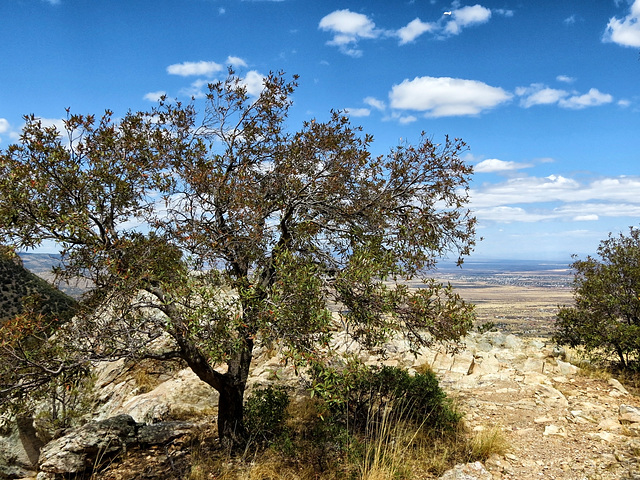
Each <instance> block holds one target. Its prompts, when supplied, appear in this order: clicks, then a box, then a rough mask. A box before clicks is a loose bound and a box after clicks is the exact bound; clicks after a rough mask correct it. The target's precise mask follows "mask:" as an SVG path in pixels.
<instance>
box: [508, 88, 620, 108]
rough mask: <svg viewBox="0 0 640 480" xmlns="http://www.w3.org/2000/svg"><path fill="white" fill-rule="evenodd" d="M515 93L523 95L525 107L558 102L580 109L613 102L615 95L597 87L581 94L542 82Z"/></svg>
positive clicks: (564, 105)
mask: <svg viewBox="0 0 640 480" xmlns="http://www.w3.org/2000/svg"><path fill="white" fill-rule="evenodd" d="M515 93H516V95H518V96H519V97H522V98H521V99H520V106H522V107H524V108H529V107H532V106H534V105H555V104H557V105H558V106H560V107H561V108H568V109H572V110H580V109H583V108H587V107H596V106H599V105H605V104H607V103H611V102H613V96H611V95H610V94H608V93H602V92H600V91H599V90H598V89H597V88H591V89H590V90H589V91H588V92H587V93H585V94H583V95H580V94H578V92H568V91H566V90H559V89H555V88H549V87H547V86H546V85H544V84H541V83H532V84H531V85H530V86H528V87H518V88H516V91H515Z"/></svg>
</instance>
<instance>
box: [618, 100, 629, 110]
mask: <svg viewBox="0 0 640 480" xmlns="http://www.w3.org/2000/svg"><path fill="white" fill-rule="evenodd" d="M630 105H631V101H630V100H627V99H625V98H623V99H621V100H618V106H620V107H622V108H627V107H628V106H630Z"/></svg>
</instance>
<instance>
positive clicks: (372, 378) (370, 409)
mask: <svg viewBox="0 0 640 480" xmlns="http://www.w3.org/2000/svg"><path fill="white" fill-rule="evenodd" d="M312 393H313V394H315V395H318V396H319V397H320V398H322V399H323V400H324V401H325V402H326V404H327V407H328V410H329V413H330V414H331V416H332V417H333V419H334V421H338V422H340V423H342V424H344V425H346V426H348V428H349V430H351V431H357V432H363V431H365V430H366V429H367V428H370V426H371V423H372V422H373V423H380V422H382V420H383V416H385V415H388V416H391V417H393V418H395V419H397V420H398V421H409V422H411V423H414V424H418V425H420V426H423V427H425V428H431V429H437V430H450V429H452V428H453V427H454V426H455V425H456V424H457V423H458V421H459V420H460V418H461V415H460V414H458V413H457V412H455V411H454V409H453V408H452V406H451V403H450V401H449V399H448V398H447V396H446V394H445V393H444V391H443V390H442V389H441V388H440V386H439V384H438V379H437V378H436V376H435V374H434V373H433V372H431V371H425V372H424V373H416V374H415V375H410V374H409V372H407V371H406V370H403V369H401V368H397V367H389V366H375V367H374V366H370V367H367V366H364V365H362V364H361V363H359V362H355V361H353V362H349V363H347V365H346V366H345V367H344V368H343V369H335V368H330V367H323V366H316V367H314V370H313V383H312Z"/></svg>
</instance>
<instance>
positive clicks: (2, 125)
mask: <svg viewBox="0 0 640 480" xmlns="http://www.w3.org/2000/svg"><path fill="white" fill-rule="evenodd" d="M10 127H11V126H10V125H9V121H8V120H7V119H6V118H0V133H7V132H8V131H9V128H10Z"/></svg>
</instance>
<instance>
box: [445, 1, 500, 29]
mask: <svg viewBox="0 0 640 480" xmlns="http://www.w3.org/2000/svg"><path fill="white" fill-rule="evenodd" d="M451 18H452V19H451V21H449V22H447V24H446V25H445V28H444V31H445V33H447V34H449V35H458V34H459V33H460V32H461V30H462V28H463V27H468V26H470V25H479V24H482V23H486V22H488V21H489V19H490V18H491V10H489V9H488V8H486V7H483V6H482V5H474V6H472V7H469V6H466V7H462V8H458V9H456V10H452V11H451Z"/></svg>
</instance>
